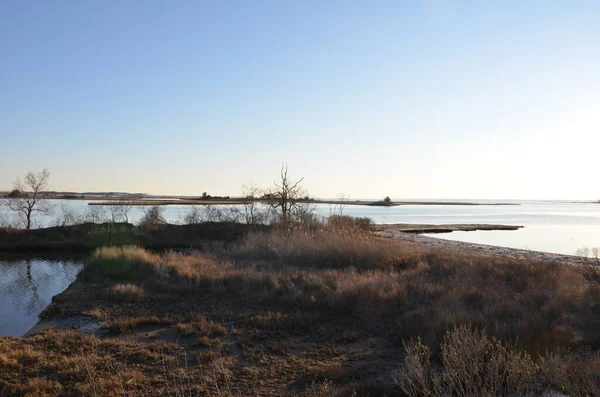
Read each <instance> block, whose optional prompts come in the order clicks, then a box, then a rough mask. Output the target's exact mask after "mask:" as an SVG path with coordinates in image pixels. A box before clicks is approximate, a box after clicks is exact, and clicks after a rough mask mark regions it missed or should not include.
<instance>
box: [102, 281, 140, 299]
mask: <svg viewBox="0 0 600 397" xmlns="http://www.w3.org/2000/svg"><path fill="white" fill-rule="evenodd" d="M110 295H111V298H112V299H113V300H115V301H117V302H136V301H139V300H142V299H143V298H144V290H143V289H141V288H140V287H138V286H137V285H135V284H130V283H127V284H117V285H115V286H113V287H112V288H111V289H110Z"/></svg>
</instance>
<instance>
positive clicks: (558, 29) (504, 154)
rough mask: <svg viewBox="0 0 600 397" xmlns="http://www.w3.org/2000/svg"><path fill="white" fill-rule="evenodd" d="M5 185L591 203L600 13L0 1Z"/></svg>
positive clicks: (597, 146) (393, 4) (531, 4)
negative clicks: (285, 188) (291, 185)
mask: <svg viewBox="0 0 600 397" xmlns="http://www.w3.org/2000/svg"><path fill="white" fill-rule="evenodd" d="M0 57H1V58H0V59H1V60H0V138H1V139H0V190H1V189H9V188H10V187H11V184H12V181H13V180H14V179H15V178H16V177H19V176H22V175H23V174H24V173H25V172H27V171H37V170H40V169H42V168H48V169H49V170H50V171H51V173H52V180H51V185H52V186H51V187H52V188H54V189H56V190H75V191H90V190H96V191H105V190H111V191H136V192H137V191H143V192H148V193H166V194H200V193H201V192H203V191H208V192H209V193H212V194H229V195H235V194H238V193H239V192H240V187H241V185H242V184H244V183H246V182H249V181H253V182H255V183H256V184H258V185H262V186H267V185H269V184H270V183H271V182H272V181H273V179H275V177H276V176H277V174H278V172H279V168H280V165H281V163H282V162H286V163H288V165H289V168H290V174H291V175H292V176H296V177H301V176H303V177H305V181H306V182H305V187H306V188H307V189H308V190H309V191H310V192H311V193H312V194H313V195H315V196H317V197H335V196H337V195H338V194H339V193H345V194H346V195H350V196H351V197H354V198H361V197H381V196H385V195H390V196H392V197H398V198H524V199H527V198H568V199H592V198H599V197H600V187H599V184H598V181H597V179H598V171H599V165H598V157H599V155H600V2H597V1H589V2H578V1H573V2H565V1H465V2H460V1H451V0H449V1H414V2H408V1H270V2H265V1H239V2H230V1H210V2H209V1H172V2H167V1H133V0H128V1H75V0H73V1H58V0H56V1H22V0H15V1H12V0H0Z"/></svg>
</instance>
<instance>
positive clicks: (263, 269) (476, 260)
mask: <svg viewBox="0 0 600 397" xmlns="http://www.w3.org/2000/svg"><path fill="white" fill-rule="evenodd" d="M320 233H321V234H316V235H314V234H303V233H296V232H294V233H292V234H291V235H286V236H280V237H277V236H274V235H265V234H256V235H251V236H249V238H248V239H247V240H246V241H245V242H243V243H241V244H239V245H237V246H235V247H233V248H232V251H231V257H232V258H236V259H239V258H244V259H245V260H244V261H238V262H237V263H236V262H233V261H232V260H228V259H223V254H222V255H221V259H219V260H217V259H215V258H214V257H211V256H209V255H196V256H186V255H183V254H177V253H167V254H165V255H158V254H152V253H150V252H148V251H145V250H143V249H140V248H136V247H125V248H109V249H102V250H98V251H97V252H96V254H95V256H94V260H93V261H92V263H91V264H90V269H86V271H89V272H90V273H95V274H97V273H99V274H105V273H106V269H107V268H110V269H111V271H110V272H109V274H114V273H115V271H114V270H113V269H114V267H113V265H112V264H119V265H121V266H122V267H121V268H120V269H127V272H126V274H128V275H129V277H133V278H136V279H142V280H143V282H144V283H145V284H146V285H149V286H151V288H153V289H161V288H162V289H163V290H169V291H171V290H173V288H174V287H175V286H176V288H177V291H179V292H180V293H186V294H188V293H193V291H200V290H202V291H203V292H206V291H210V292H211V293H214V294H223V293H224V294H235V295H237V296H240V297H244V298H252V299H255V300H258V301H263V302H264V301H271V302H277V303H278V304H283V305H292V306H293V307H303V308H315V309H334V310H338V311H341V312H345V313H352V314H353V315H356V316H358V317H360V318H363V319H365V320H376V319H379V320H383V319H387V320H392V321H394V322H395V323H397V324H399V325H400V327H399V328H400V330H399V338H401V339H410V338H415V337H421V338H422V339H423V340H424V342H426V343H429V344H431V345H434V346H435V345H439V343H441V341H442V338H443V335H444V333H445V332H446V331H447V330H448V329H452V328H454V327H456V326H459V325H461V324H472V325H474V326H476V327H478V328H486V329H487V330H488V332H489V333H490V334H491V335H493V336H496V337H498V338H502V339H504V340H511V341H515V340H517V339H518V340H519V341H520V343H521V344H522V345H523V346H524V347H525V348H526V350H528V351H530V352H532V353H543V352H545V351H546V350H550V351H556V350H557V349H560V348H573V347H579V346H581V345H587V346H592V347H593V348H598V347H600V331H598V329H599V327H600V318H599V316H598V314H596V313H597V310H596V308H597V307H599V305H600V294H599V291H600V284H598V282H597V281H596V280H595V279H594V278H591V277H589V274H587V272H589V270H585V269H583V268H581V267H575V266H569V265H561V264H548V263H532V262H523V261H518V260H512V259H506V258H485V257H469V256H465V255H461V254H458V253H454V252H440V253H439V254H429V253H426V252H419V251H415V250H414V249H409V250H406V251H404V250H403V249H402V247H401V246H398V245H392V244H389V243H388V242H386V241H382V240H379V239H375V238H372V237H369V236H354V237H352V240H350V237H344V236H341V235H339V234H337V233H330V234H326V233H325V232H320ZM345 247H350V248H347V249H345ZM251 258H252V259H254V261H250V259H251ZM107 264H109V265H107ZM359 264H360V265H361V266H358V265H359ZM95 266H98V267H99V268H100V269H101V271H98V270H96V269H94V267H95ZM123 273H124V272H121V274H123Z"/></svg>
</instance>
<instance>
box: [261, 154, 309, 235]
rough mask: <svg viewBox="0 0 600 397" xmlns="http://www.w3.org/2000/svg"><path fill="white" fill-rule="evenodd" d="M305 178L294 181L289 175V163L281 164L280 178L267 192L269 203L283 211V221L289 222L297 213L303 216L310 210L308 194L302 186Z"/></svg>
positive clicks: (284, 222)
mask: <svg viewBox="0 0 600 397" xmlns="http://www.w3.org/2000/svg"><path fill="white" fill-rule="evenodd" d="M303 180H304V178H300V179H299V180H297V181H293V180H292V179H290V177H289V176H288V167H287V165H282V166H281V173H280V180H279V181H278V182H274V184H275V188H274V189H273V190H271V191H270V192H268V193H267V194H266V197H267V198H268V200H269V205H270V206H271V208H273V209H274V210H276V211H279V212H280V213H281V221H282V223H283V224H288V223H289V222H290V220H291V219H292V218H294V217H295V216H296V215H298V216H302V217H303V218H304V217H305V216H306V214H307V213H308V212H310V211H307V210H309V208H308V207H309V206H308V203H307V198H308V195H307V194H306V191H305V190H304V189H303V188H302V186H300V183H302V181H303Z"/></svg>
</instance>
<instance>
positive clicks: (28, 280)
mask: <svg viewBox="0 0 600 397" xmlns="http://www.w3.org/2000/svg"><path fill="white" fill-rule="evenodd" d="M82 267H83V265H82V263H81V262H79V261H72V260H62V259H60V260H59V259H42V258H20V259H15V258H11V259H7V258H4V257H0V336H9V335H10V336H20V335H23V334H24V333H25V332H27V331H28V330H29V329H30V328H31V327H33V326H34V325H35V324H36V323H37V322H38V315H39V314H40V313H41V311H42V310H43V309H44V308H45V307H46V306H48V305H49V304H50V302H52V297H53V296H54V295H57V294H59V293H61V292H63V291H64V290H65V289H66V288H67V287H68V286H69V284H71V283H72V282H73V281H75V278H76V277H77V274H78V273H79V271H80V270H81V269H82Z"/></svg>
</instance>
